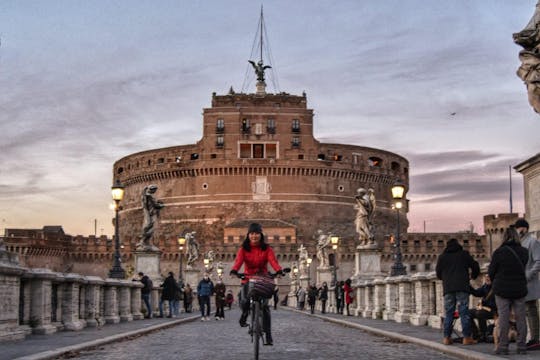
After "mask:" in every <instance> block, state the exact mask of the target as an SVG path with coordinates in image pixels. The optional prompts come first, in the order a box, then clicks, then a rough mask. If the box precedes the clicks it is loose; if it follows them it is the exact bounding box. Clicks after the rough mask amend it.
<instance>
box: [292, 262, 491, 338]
mask: <svg viewBox="0 0 540 360" xmlns="http://www.w3.org/2000/svg"><path fill="white" fill-rule="evenodd" d="M486 272H487V265H485V266H483V267H482V269H481V273H482V274H481V275H480V276H479V277H478V278H477V280H476V281H473V282H472V284H473V286H475V287H478V286H480V285H481V281H482V280H481V279H482V275H483V274H485V273H486ZM353 289H354V302H353V303H352V304H351V305H350V306H349V309H350V312H351V315H355V316H360V317H364V318H372V319H382V320H387V321H396V322H400V323H410V324H412V325H418V326H420V325H426V326H431V327H433V328H436V329H441V328H442V319H443V317H444V296H443V287H442V281H440V280H438V279H437V276H436V274H435V272H422V273H415V274H413V275H404V276H395V277H385V278H378V279H373V280H355V281H353ZM334 290H335V288H334V287H331V288H329V291H328V301H327V303H326V310H327V311H328V312H330V313H336V312H337V306H336V297H335V291H334ZM478 300H479V298H475V297H473V296H471V297H470V299H469V304H470V307H473V306H474V304H476V303H477V302H478ZM288 306H291V307H297V301H296V297H295V296H294V292H293V293H291V294H289V301H288ZM307 309H309V307H308V305H307V299H306V305H305V307H304V310H307ZM316 310H317V311H319V312H320V311H321V302H320V301H317V302H316ZM456 326H457V327H458V328H459V327H460V324H459V322H458V323H456Z"/></svg>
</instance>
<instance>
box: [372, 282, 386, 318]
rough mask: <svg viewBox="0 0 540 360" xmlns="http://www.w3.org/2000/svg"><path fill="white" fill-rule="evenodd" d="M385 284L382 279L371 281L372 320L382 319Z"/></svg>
mask: <svg viewBox="0 0 540 360" xmlns="http://www.w3.org/2000/svg"><path fill="white" fill-rule="evenodd" d="M385 290H386V284H385V282H384V280H383V279H375V280H373V312H372V313H371V318H372V319H382V316H383V311H384V310H385V300H386V297H385V293H386V291H385Z"/></svg>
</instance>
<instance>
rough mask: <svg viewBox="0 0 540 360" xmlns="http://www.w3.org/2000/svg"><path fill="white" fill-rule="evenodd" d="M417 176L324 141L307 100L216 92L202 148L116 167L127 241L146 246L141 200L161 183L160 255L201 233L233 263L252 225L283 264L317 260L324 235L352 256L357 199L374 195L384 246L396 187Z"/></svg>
mask: <svg viewBox="0 0 540 360" xmlns="http://www.w3.org/2000/svg"><path fill="white" fill-rule="evenodd" d="M323 121H324V120H323ZM408 168H409V165H408V161H407V159H405V158H404V157H402V156H400V155H398V154H394V153H391V152H388V151H385V150H380V149H374V148H368V147H362V146H353V145H344V144H327V143H320V142H319V141H317V140H316V139H315V138H314V137H313V110H311V109H308V108H307V98H306V95H305V94H303V95H302V96H295V95H289V94H287V93H280V94H266V93H263V94H260V93H259V94H244V93H240V94H237V93H233V92H231V93H229V94H227V95H216V94H215V93H214V94H213V96H212V106H211V107H210V108H207V109H204V113H203V137H202V139H201V140H200V141H198V142H197V143H196V144H192V145H180V146H174V147H167V148H161V149H154V150H148V151H143V152H139V153H135V154H131V155H128V156H126V157H124V158H122V159H120V160H118V161H117V162H116V163H115V164H114V169H113V180H114V181H116V179H118V180H120V181H121V182H122V183H123V184H124V185H125V186H126V193H125V197H124V200H123V201H122V210H121V211H120V224H121V225H120V229H119V231H120V238H121V239H122V242H124V243H125V242H129V243H130V244H134V243H136V242H138V240H139V236H140V233H141V227H142V223H143V213H142V207H141V194H142V192H143V189H144V187H145V186H148V185H150V184H155V185H157V186H158V191H157V193H156V197H157V198H158V199H160V200H161V201H163V202H164V203H165V208H164V209H163V210H162V211H161V215H160V218H159V224H158V226H157V229H156V232H155V239H154V243H155V244H156V245H157V246H158V247H160V248H169V247H170V246H171V245H172V243H175V242H176V238H177V237H178V235H179V234H182V233H184V232H185V231H188V230H190V231H197V238H198V240H199V242H200V244H201V246H202V250H203V251H207V250H210V249H212V250H215V251H216V250H217V253H218V254H219V258H220V259H222V260H227V261H230V260H232V257H233V256H234V254H235V252H236V249H237V247H238V243H239V242H241V241H242V240H243V238H244V236H245V231H246V228H247V224H248V223H249V222H251V221H259V222H262V223H263V227H264V229H265V233H266V235H267V238H268V241H269V242H270V243H271V244H272V245H273V246H274V248H275V249H276V253H277V255H278V257H279V258H282V259H291V258H293V259H294V257H295V256H296V255H297V247H296V244H300V243H303V244H304V245H305V246H306V247H308V249H310V254H314V253H315V252H314V248H315V242H316V240H315V235H316V232H317V230H318V229H321V230H323V231H324V232H326V233H332V234H335V235H337V236H339V237H340V238H341V249H342V254H343V255H344V256H346V255H347V253H348V254H353V253H354V248H355V245H356V238H357V234H356V231H355V226H354V219H355V216H356V210H355V209H354V204H355V200H354V196H355V194H356V190H357V189H358V188H360V187H363V188H366V189H367V188H373V189H374V190H375V196H376V199H377V209H376V213H375V219H374V222H375V236H376V240H377V241H378V242H382V241H385V239H386V236H388V234H390V233H393V232H394V231H395V226H396V212H395V211H394V210H392V208H391V205H392V199H391V191H390V188H391V187H392V185H393V183H394V182H395V181H396V180H397V179H400V180H401V181H403V182H404V183H405V184H406V185H408V181H409V177H408ZM406 212H407V210H406V209H404V211H402V212H401V215H402V218H401V221H402V227H401V229H402V231H403V232H405V231H406V230H405V229H407V226H408V222H407V219H406ZM351 260H352V258H351Z"/></svg>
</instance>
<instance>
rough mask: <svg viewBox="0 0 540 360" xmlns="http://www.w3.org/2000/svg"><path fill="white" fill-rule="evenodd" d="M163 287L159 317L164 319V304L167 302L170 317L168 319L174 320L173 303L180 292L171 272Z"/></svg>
mask: <svg viewBox="0 0 540 360" xmlns="http://www.w3.org/2000/svg"><path fill="white" fill-rule="evenodd" d="M160 287H162V288H163V289H162V291H161V300H160V302H159V317H163V303H164V302H165V301H167V303H168V304H169V315H168V316H167V317H169V318H172V317H173V313H174V306H173V301H174V297H175V295H176V292H177V291H180V288H179V287H178V284H177V283H176V280H175V279H174V275H173V273H172V272H170V271H169V273H168V276H167V277H166V278H165V281H164V282H163V283H162V284H161V285H160Z"/></svg>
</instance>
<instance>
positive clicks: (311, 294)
mask: <svg viewBox="0 0 540 360" xmlns="http://www.w3.org/2000/svg"><path fill="white" fill-rule="evenodd" d="M318 293H319V291H318V289H317V287H316V286H315V284H311V285H310V286H309V288H308V293H307V298H308V305H309V311H310V312H311V313H312V314H315V304H316V302H317V295H318Z"/></svg>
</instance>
